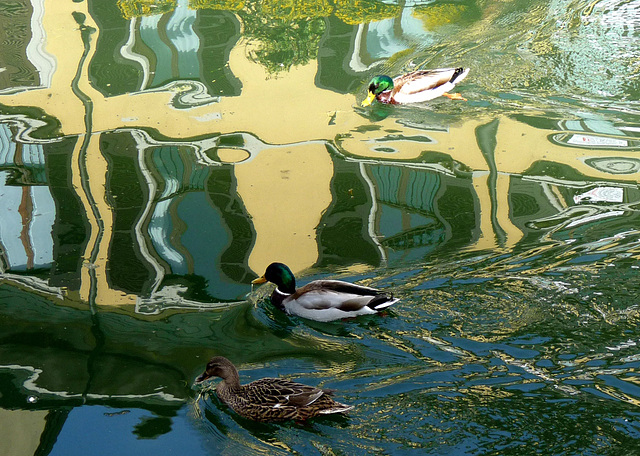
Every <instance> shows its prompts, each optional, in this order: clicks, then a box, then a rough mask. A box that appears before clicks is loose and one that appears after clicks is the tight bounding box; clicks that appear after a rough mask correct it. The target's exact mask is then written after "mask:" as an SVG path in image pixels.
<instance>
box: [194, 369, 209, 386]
mask: <svg viewBox="0 0 640 456" xmlns="http://www.w3.org/2000/svg"><path fill="white" fill-rule="evenodd" d="M208 378H209V375H208V374H207V373H206V372H203V373H202V374H200V375H198V378H196V383H202V382H204V381H205V380H206V379H208Z"/></svg>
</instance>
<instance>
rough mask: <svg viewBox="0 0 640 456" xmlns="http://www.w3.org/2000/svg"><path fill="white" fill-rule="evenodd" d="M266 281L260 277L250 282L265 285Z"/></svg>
mask: <svg viewBox="0 0 640 456" xmlns="http://www.w3.org/2000/svg"><path fill="white" fill-rule="evenodd" d="M266 281H267V279H265V278H264V276H262V277H258V278H257V279H255V280H252V281H251V283H253V284H259V283H265V282H266Z"/></svg>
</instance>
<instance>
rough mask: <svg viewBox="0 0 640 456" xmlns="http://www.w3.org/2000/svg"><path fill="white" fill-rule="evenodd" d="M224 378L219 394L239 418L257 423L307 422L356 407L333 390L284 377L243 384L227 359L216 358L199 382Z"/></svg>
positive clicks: (218, 388)
mask: <svg viewBox="0 0 640 456" xmlns="http://www.w3.org/2000/svg"><path fill="white" fill-rule="evenodd" d="M210 377H221V378H222V381H221V382H220V383H219V384H218V386H217V387H216V394H217V395H218V397H219V398H220V400H221V401H222V402H224V403H225V404H226V405H228V406H229V407H230V408H231V409H233V410H234V411H235V412H236V413H237V414H238V415H241V416H243V417H245V418H248V419H251V420H255V421H285V420H296V421H305V420H307V419H309V418H313V417H314V416H318V415H326V414H331V413H343V412H346V411H348V410H351V409H352V408H353V407H351V406H348V405H345V404H341V403H340V402H337V401H335V400H333V399H332V398H331V397H330V395H331V391H329V390H323V389H319V388H316V387H313V386H308V385H304V384H302V383H296V382H292V381H289V380H285V379H280V378H263V379H260V380H256V381H254V382H251V383H248V384H246V385H241V384H240V378H239V376H238V371H237V370H236V368H235V366H234V365H233V364H232V363H231V361H229V360H228V359H226V358H223V357H222V356H217V357H215V358H212V359H211V361H210V362H209V364H207V369H206V370H205V371H204V372H203V373H202V375H200V376H199V377H198V378H197V379H196V382H198V383H199V382H202V381H204V380H206V379H208V378H210Z"/></svg>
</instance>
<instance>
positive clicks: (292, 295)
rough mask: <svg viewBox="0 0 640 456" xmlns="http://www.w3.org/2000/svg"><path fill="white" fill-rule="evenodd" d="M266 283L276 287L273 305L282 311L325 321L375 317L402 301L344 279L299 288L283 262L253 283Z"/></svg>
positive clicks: (391, 295) (318, 282)
mask: <svg viewBox="0 0 640 456" xmlns="http://www.w3.org/2000/svg"><path fill="white" fill-rule="evenodd" d="M265 282H272V283H274V284H276V289H275V290H273V293H272V294H271V303H272V304H273V305H275V306H276V307H278V308H279V309H280V310H282V311H284V312H286V313H288V314H290V315H297V316H299V317H303V318H307V319H310V320H316V321H322V322H328V321H334V320H341V319H344V318H351V317H357V316H360V315H374V314H376V313H378V312H380V311H381V310H383V309H386V308H387V307H389V306H392V305H393V304H395V303H396V302H398V301H399V300H398V299H397V298H394V297H393V294H392V293H389V292H385V291H381V290H378V289H377V288H370V287H365V286H362V285H356V284H353V283H349V282H343V281H341V280H314V281H313V282H310V283H308V284H306V285H305V286H303V287H301V288H298V289H296V278H295V276H294V275H293V273H292V272H291V269H289V267H288V266H287V265H285V264H283V263H271V264H270V265H269V266H268V267H267V269H266V271H265V273H264V275H263V276H262V277H259V278H257V279H255V280H254V281H253V282H251V283H252V284H262V283H265Z"/></svg>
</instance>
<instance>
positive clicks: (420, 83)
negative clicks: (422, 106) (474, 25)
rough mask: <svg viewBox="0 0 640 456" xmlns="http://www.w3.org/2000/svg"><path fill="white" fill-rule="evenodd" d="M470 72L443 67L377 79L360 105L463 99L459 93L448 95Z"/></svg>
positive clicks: (378, 77) (373, 80)
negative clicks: (442, 98)
mask: <svg viewBox="0 0 640 456" xmlns="http://www.w3.org/2000/svg"><path fill="white" fill-rule="evenodd" d="M468 73H469V68H443V69H439V70H420V71H414V72H413V73H407V74H404V75H401V76H397V77H395V78H393V79H391V78H390V77H389V76H376V77H374V78H373V79H372V80H371V82H370V83H369V94H368V96H367V98H366V100H364V101H363V102H362V106H369V105H370V104H371V103H372V102H373V100H378V101H379V102H381V103H390V104H405V103H420V102H422V101H428V100H432V99H434V98H437V97H439V96H445V97H447V98H450V99H452V100H465V99H464V98H462V96H461V95H460V94H459V93H448V92H449V90H451V89H453V88H454V87H455V85H456V84H457V83H458V82H460V81H462V80H463V79H464V78H465V77H466V76H467V74H468Z"/></svg>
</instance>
